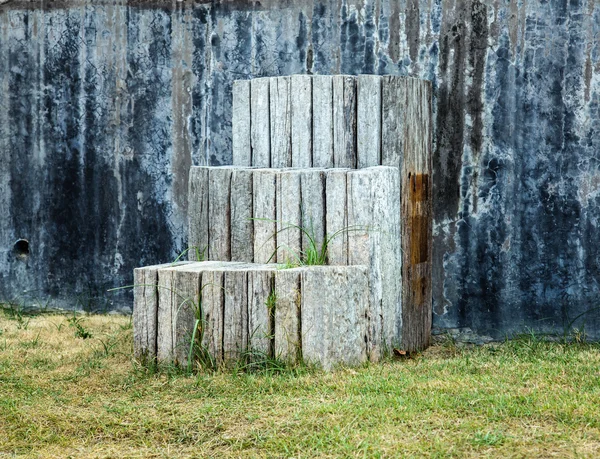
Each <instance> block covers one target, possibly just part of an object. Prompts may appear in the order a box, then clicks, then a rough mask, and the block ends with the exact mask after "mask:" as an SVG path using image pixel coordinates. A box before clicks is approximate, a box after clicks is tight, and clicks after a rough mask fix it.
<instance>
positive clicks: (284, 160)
mask: <svg viewBox="0 0 600 459" xmlns="http://www.w3.org/2000/svg"><path fill="white" fill-rule="evenodd" d="M269 94H270V107H271V167H279V168H281V167H290V166H291V165H292V96H291V92H290V78H289V77H279V78H272V79H271V87H270V92H269Z"/></svg>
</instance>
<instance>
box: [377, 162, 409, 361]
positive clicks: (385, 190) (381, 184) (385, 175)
mask: <svg viewBox="0 0 600 459" xmlns="http://www.w3.org/2000/svg"><path fill="white" fill-rule="evenodd" d="M370 170H371V171H372V173H373V174H374V179H373V188H372V202H373V222H374V226H375V227H374V228H373V229H374V234H373V238H372V242H373V245H372V260H371V263H372V265H373V266H374V267H375V270H379V271H380V272H381V296H382V298H383V301H382V304H381V327H382V343H383V346H384V349H385V351H386V352H391V351H392V348H393V347H397V346H399V344H400V340H401V333H402V295H401V281H402V279H401V269H402V250H401V241H400V197H399V192H400V174H399V170H398V168H396V167H376V168H372V169H370Z"/></svg>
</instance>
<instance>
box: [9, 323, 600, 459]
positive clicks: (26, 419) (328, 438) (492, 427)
mask: <svg viewBox="0 0 600 459" xmlns="http://www.w3.org/2000/svg"><path fill="white" fill-rule="evenodd" d="M86 333H87V334H90V333H91V335H92V336H91V337H87V338H86V339H83V338H82V337H81V336H84V335H86ZM131 343H132V330H131V324H130V319H129V318H126V317H118V316H82V317H78V318H75V319H73V318H72V316H61V315H46V316H37V317H27V316H22V315H20V314H18V313H7V312H6V311H5V312H4V313H3V314H2V313H0V458H1V457H17V456H26V457H60V458H64V457H74V458H85V457H102V458H108V457H113V458H124V457H138V458H142V457H143V458H147V457H161V458H162V457H165V458H167V457H406V456H414V457H427V456H429V457H485V456H488V457H551V456H555V457H598V456H599V455H600V416H599V412H598V411H599V407H600V352H599V349H600V348H599V347H597V346H594V345H586V344H570V345H561V344H558V343H554V344H551V343H544V342H541V341H540V340H539V339H538V338H536V337H531V336H530V337H524V338H522V339H520V340H517V341H514V342H510V343H505V344H502V345H496V346H487V347H479V348H474V349H459V348H456V346H455V345H454V344H453V343H452V342H447V343H446V344H444V345H442V346H436V347H434V348H431V349H430V350H429V351H427V352H426V353H424V354H423V355H421V356H418V357H416V358H414V359H407V360H402V361H390V362H387V363H385V364H382V365H372V366H369V367H366V368H361V369H356V370H340V371H338V372H335V373H332V374H324V373H321V372H319V371H315V370H306V369H300V370H296V371H291V370H290V371H287V372H285V373H283V374H280V375H269V374H245V373H237V374H233V375H232V374H222V373H217V374H200V375H199V376H186V375H184V374H181V373H177V372H174V371H171V372H163V373H161V374H152V373H150V372H147V371H144V370H143V369H141V368H140V367H139V366H137V365H136V364H135V363H134V362H132V358H131V347H132V344H131Z"/></svg>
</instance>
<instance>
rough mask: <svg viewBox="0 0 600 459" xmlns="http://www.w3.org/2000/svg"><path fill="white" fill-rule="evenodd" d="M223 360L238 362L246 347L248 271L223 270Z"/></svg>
mask: <svg viewBox="0 0 600 459" xmlns="http://www.w3.org/2000/svg"><path fill="white" fill-rule="evenodd" d="M223 282H224V287H223V288H224V290H225V291H224V298H225V301H224V308H223V358H224V361H225V363H226V364H227V363H233V362H236V361H239V360H240V358H241V357H242V355H243V353H244V352H245V351H246V349H247V347H248V271H247V270H246V269H240V270H237V269H226V270H224V281H223Z"/></svg>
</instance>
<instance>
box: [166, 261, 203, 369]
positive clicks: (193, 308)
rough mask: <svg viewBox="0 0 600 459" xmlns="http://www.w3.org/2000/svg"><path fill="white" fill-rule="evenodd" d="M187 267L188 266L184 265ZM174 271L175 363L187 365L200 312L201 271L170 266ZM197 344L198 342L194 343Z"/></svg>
mask: <svg viewBox="0 0 600 459" xmlns="http://www.w3.org/2000/svg"><path fill="white" fill-rule="evenodd" d="M183 268H187V267H185V266H184V267H183ZM169 270H170V271H172V273H171V275H172V286H173V293H174V295H172V296H171V298H172V299H173V300H174V301H173V303H172V304H171V306H172V308H173V310H172V313H171V314H172V320H173V363H175V364H176V365H179V366H181V367H187V365H188V363H193V362H188V358H189V352H190V346H191V345H192V338H193V334H194V326H195V325H196V317H197V314H199V313H200V311H199V307H200V288H201V271H198V270H193V269H189V268H188V269H177V268H169ZM193 346H196V344H193Z"/></svg>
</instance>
